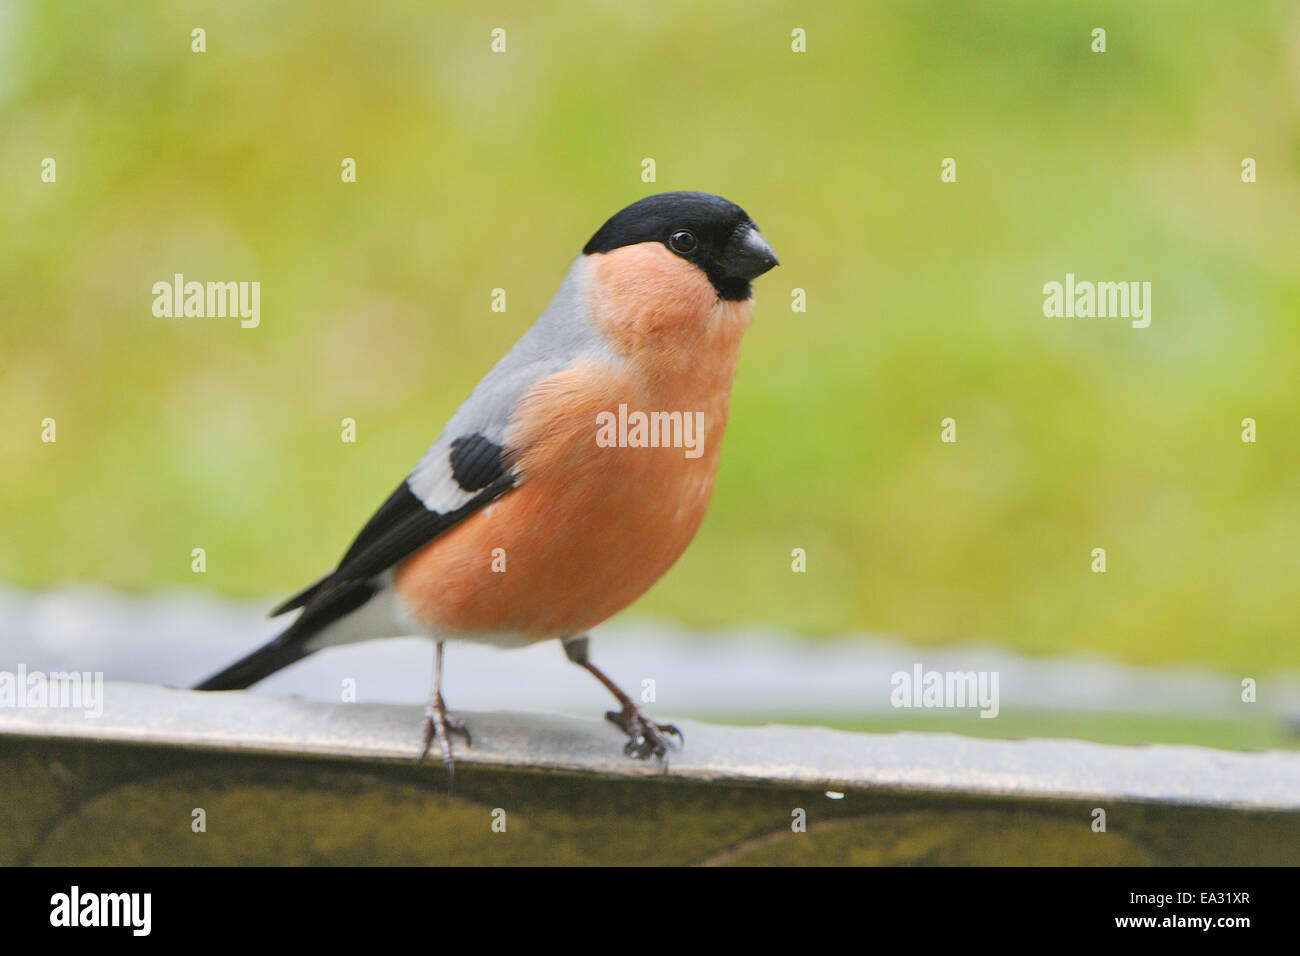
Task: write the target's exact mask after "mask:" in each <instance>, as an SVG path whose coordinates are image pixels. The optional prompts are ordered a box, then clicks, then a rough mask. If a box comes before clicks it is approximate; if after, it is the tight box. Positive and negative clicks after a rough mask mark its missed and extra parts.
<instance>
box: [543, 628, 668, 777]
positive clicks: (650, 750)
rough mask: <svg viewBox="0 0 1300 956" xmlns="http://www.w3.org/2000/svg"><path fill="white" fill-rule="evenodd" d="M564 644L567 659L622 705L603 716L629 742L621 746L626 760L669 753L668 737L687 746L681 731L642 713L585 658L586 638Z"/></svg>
mask: <svg viewBox="0 0 1300 956" xmlns="http://www.w3.org/2000/svg"><path fill="white" fill-rule="evenodd" d="M563 644H564V653H565V655H566V656H567V657H568V658H569V660H571V661H573V663H575V664H578V665H579V666H581V667H585V668H586V669H587V670H589V671H591V673H592V674H593V675H594V676H595V678H596V680H598V681H600V682H601V683H602V684H604V685H605V687H606V689H608V690H609V692H610V693H611V694H613V695H614V697H615V698H617V700H618V702H619V703H620V704H622V705H623V709H622V710H621V711H618V710H611V711H609V712H608V713H607V714H605V719H606V720H608V721H609V722H610V723H612V724H614V725H616V726H617V727H619V728H620V729H622V731H623V733H625V734H627V737H628V740H627V744H626V745H625V746H624V747H623V753H625V754H627V755H628V756H629V757H636V758H637V759H638V760H645V759H646V758H647V757H649V756H651V755H654V756H656V757H663V756H664V755H665V754H666V753H668V737H669V736H673V737H676V738H677V740H678V744H679V746H680V745H682V744H685V743H686V738H685V737H683V736H682V732H681V731H680V730H678V729H677V728H676V727H674V726H673V725H672V724H657V723H655V722H654V721H653V720H651V719H650V718H649V717H647V716H646V715H645V714H643V713H642V712H641V708H640V707H638V706H637V705H636V701H634V700H632V698H631V697H629V696H627V694H625V693H624V692H623V691H622V689H621V688H619V686H618V685H617V684H615V683H614V682H613V681H612V680H610V679H609V678H608V677H606V676H605V674H604V672H602V671H601V670H600V668H598V667H597V666H596V665H595V664H593V663H592V662H591V660H590V659H589V657H588V656H587V652H588V650H589V648H590V644H591V642H590V640H589V639H588V638H587V635H585V634H582V635H579V636H578V637H568V638H565V639H564V641H563Z"/></svg>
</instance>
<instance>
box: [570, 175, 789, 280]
mask: <svg viewBox="0 0 1300 956" xmlns="http://www.w3.org/2000/svg"><path fill="white" fill-rule="evenodd" d="M646 244H651V245H653V246H655V247H657V248H656V249H655V253H656V255H658V252H659V249H660V248H661V249H662V250H666V251H667V252H668V253H670V254H671V255H672V256H673V257H675V259H676V260H679V261H680V264H681V265H682V269H683V274H684V275H689V274H690V272H689V271H687V269H686V266H689V267H692V269H694V270H698V271H699V272H700V273H703V275H704V276H705V277H707V278H708V281H709V283H710V285H711V286H712V287H713V290H714V291H715V292H716V293H717V297H718V298H720V299H725V300H728V301H732V302H740V301H744V300H746V299H748V298H749V297H750V296H751V294H752V290H751V288H750V283H751V282H752V281H753V280H754V279H756V278H758V277H759V276H761V275H762V274H763V273H764V272H767V271H768V270H769V269H771V268H772V267H773V266H776V265H779V264H780V263H779V262H778V261H777V258H776V253H774V252H773V251H772V247H771V246H770V245H768V244H767V240H766V239H764V238H763V235H762V233H760V232H759V231H758V226H756V225H755V224H754V220H752V219H750V218H749V215H748V214H747V213H746V212H745V210H743V209H741V208H740V207H739V206H737V205H736V204H735V203H733V202H729V201H728V200H726V199H723V198H722V197H721V196H714V195H712V194H710V193H698V192H672V193H659V194H657V195H654V196H647V197H646V198H644V199H639V200H637V201H636V202H634V203H632V205H630V206H628V207H626V208H625V209H622V210H620V211H619V212H617V213H615V214H614V215H613V216H611V217H610V219H609V220H608V221H607V222H606V223H605V224H604V225H603V226H601V227H600V229H599V230H598V231H597V232H596V234H595V235H594V236H592V237H591V240H590V241H589V242H588V243H587V245H586V246H584V247H583V250H582V251H583V253H584V254H585V255H588V256H591V255H600V256H612V257H615V258H625V259H627V260H628V264H629V265H631V264H632V263H633V261H635V262H636V263H638V264H644V263H645V261H646V259H645V257H644V253H645V249H644V248H642V247H644V246H645V245H646ZM625 250H626V252H625ZM620 254H622V255H620Z"/></svg>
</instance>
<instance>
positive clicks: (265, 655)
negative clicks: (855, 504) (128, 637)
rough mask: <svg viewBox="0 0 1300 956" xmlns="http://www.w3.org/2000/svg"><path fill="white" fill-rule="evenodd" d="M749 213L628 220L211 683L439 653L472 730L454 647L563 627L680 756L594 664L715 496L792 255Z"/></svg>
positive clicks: (644, 735)
mask: <svg viewBox="0 0 1300 956" xmlns="http://www.w3.org/2000/svg"><path fill="white" fill-rule="evenodd" d="M777 264H778V263H777V258H776V255H775V253H773V251H772V247H771V246H769V245H768V243H767V241H766V240H765V239H764V238H763V236H762V235H761V234H760V233H759V231H758V227H757V226H756V225H755V224H754V222H753V220H752V219H750V218H749V216H748V215H747V214H746V213H745V211H744V210H743V209H741V208H740V207H739V206H737V205H735V204H734V203H731V202H728V201H727V200H725V199H723V198H721V197H720V196H714V195H710V194H708V193H699V192H671V193H661V194H659V195H655V196H649V197H646V198H645V199H641V200H639V201H637V202H634V203H632V205H630V206H628V207H627V208H625V209H623V210H622V211H621V212H619V213H617V214H616V215H614V216H613V217H612V218H610V219H609V221H608V222H606V223H605V224H604V225H603V226H601V227H600V229H599V230H598V231H597V232H596V234H595V235H594V236H592V237H591V240H590V241H589V242H588V243H587V245H586V246H585V247H584V248H583V250H582V254H581V255H580V256H579V257H578V258H577V260H576V261H575V262H574V263H573V265H572V267H571V268H570V269H569V272H568V274H567V275H566V276H565V277H564V281H563V282H562V283H561V285H560V289H559V291H558V292H557V293H556V295H555V298H554V299H553V300H552V301H551V304H550V305H549V306H548V307H547V309H546V311H545V312H543V313H542V316H541V318H539V319H538V320H537V322H536V323H535V324H534V325H533V326H532V327H531V328H530V329H528V331H527V332H525V333H524V335H523V337H522V338H521V339H520V340H519V341H518V342H517V343H516V344H515V346H514V347H513V348H512V349H511V350H510V351H509V352H508V353H506V355H505V357H504V358H502V359H501V360H500V361H499V362H498V363H497V364H496V366H495V367H493V368H492V370H491V371H490V372H488V373H487V375H486V376H485V377H484V378H483V380H482V381H481V382H479V384H478V386H477V387H476V388H475V389H474V390H473V391H472V392H471V393H470V396H469V398H468V399H466V401H465V403H464V404H463V405H461V407H460V408H459V409H458V410H457V411H456V413H455V414H454V415H452V417H451V420H450V421H449V422H448V423H447V426H446V428H445V429H443V432H442V434H441V435H439V436H438V440H437V441H435V442H434V443H433V445H432V447H430V448H429V450H428V452H426V453H425V455H424V457H423V458H421V459H420V461H419V463H418V464H417V465H416V466H415V468H414V469H413V470H412V471H411V472H410V474H408V475H407V476H406V478H405V479H404V480H403V481H402V483H401V484H399V485H398V486H397V489H396V490H395V491H394V492H393V493H392V494H391V495H390V496H389V498H388V500H387V501H385V502H384V503H383V504H382V505H381V506H380V507H379V510H378V511H376V512H375V514H374V516H373V517H372V518H371V519H370V520H369V521H368V522H367V523H366V525H365V527H363V528H362V529H361V533H360V534H358V535H357V537H356V539H355V540H354V541H353V542H352V545H351V546H350V547H349V548H348V549H347V553H345V554H344V555H343V559H342V560H341V561H339V563H338V566H337V567H336V568H335V569H334V570H333V571H331V572H330V573H329V574H326V575H325V576H324V577H322V578H321V579H320V580H319V581H317V582H316V583H314V584H312V585H311V586H310V587H308V588H307V589H305V590H304V591H302V592H301V593H299V594H296V595H294V596H293V597H291V598H289V600H287V601H285V602H284V603H283V604H281V605H280V606H279V607H277V608H276V609H275V610H274V611H272V612H271V613H272V616H275V615H279V614H285V613H287V612H289V611H294V610H298V609H301V613H300V614H299V615H298V617H297V618H296V619H295V620H294V621H293V623H292V624H290V625H289V626H288V627H287V628H286V629H285V630H284V631H283V632H282V633H281V634H280V635H279V636H278V637H276V638H274V639H273V640H272V641H270V642H269V643H268V644H266V645H264V646H263V647H261V648H259V649H258V650H256V651H254V652H252V653H251V654H249V655H248V656H246V657H244V658H242V659H241V660H239V661H236V662H235V663H234V664H231V665H230V666H229V667H227V668H226V669H225V670H223V671H221V672H220V673H218V674H215V675H213V676H212V677H209V678H208V679H207V680H205V681H204V682H203V683H201V684H199V685H198V686H197V688H196V689H198V690H236V689H241V688H245V687H248V686H249V685H251V684H254V683H256V682H257V681H260V680H262V679H263V678H265V677H267V676H268V675H269V674H272V673H274V672H275V671H277V670H279V669H281V668H283V667H286V666H288V665H289V664H292V663H294V662H295V661H298V660H301V659H302V658H304V657H306V656H307V655H309V654H313V653H315V652H316V651H319V650H321V649H322V648H326V647H331V646H333V645H338V644H348V643H352V642H356V641H366V640H371V639H374V638H384V637H400V636H408V635H421V636H424V637H427V638H429V639H430V640H432V641H433V642H434V643H435V645H436V650H435V654H434V679H433V689H432V693H431V695H430V698H429V704H428V707H427V709H426V712H425V721H424V746H423V749H422V750H421V752H420V756H419V758H417V759H423V758H424V756H425V755H426V754H427V753H428V751H429V748H430V745H431V743H432V741H433V740H434V739H435V738H437V740H438V744H439V747H440V749H441V751H442V756H443V759H444V760H445V761H446V762H447V763H448V765H449V766H450V763H451V741H450V734H452V733H457V734H460V735H463V736H464V738H465V741H466V744H467V745H468V743H469V739H470V735H469V731H468V729H467V728H466V727H465V725H464V723H463V721H461V720H458V719H457V718H455V717H453V716H452V715H451V714H449V713H448V712H447V707H446V704H445V703H444V702H443V698H442V686H441V685H442V654H443V644H444V642H445V641H449V640H460V641H478V642H486V643H491V644H496V645H501V646H507V647H518V646H523V645H526V644H531V643H533V642H535V641H541V640H547V639H551V638H557V639H559V640H560V641H562V642H563V647H564V650H565V652H566V654H567V655H568V657H569V659H570V660H572V661H573V662H574V663H576V664H579V665H581V666H582V667H584V668H586V669H587V670H588V671H590V672H591V673H592V674H593V675H595V677H596V679H597V680H599V681H600V682H601V683H602V684H604V685H605V687H606V688H608V689H609V691H610V693H612V694H613V695H614V697H615V698H617V700H618V702H619V704H620V709H619V710H617V711H611V712H610V713H608V714H607V715H606V716H607V717H608V719H609V720H611V721H612V722H613V723H614V724H616V725H617V726H618V727H620V728H621V729H622V730H623V731H624V733H626V734H627V736H628V742H627V744H626V746H625V748H624V751H625V753H626V754H628V755H629V756H634V757H638V758H641V759H645V758H648V757H650V756H652V755H653V756H656V757H661V758H662V757H663V756H664V755H665V754H666V753H667V749H668V741H669V737H676V738H677V740H678V741H679V742H681V734H680V732H679V731H678V730H677V728H675V727H673V726H672V725H669V724H659V723H655V722H654V721H652V720H650V719H649V718H648V717H647V716H646V715H645V714H644V713H642V711H641V709H640V708H639V707H638V706H637V704H636V702H635V701H633V700H632V698H631V697H629V696H628V695H627V694H626V693H624V692H623V691H622V690H620V689H619V688H618V686H617V685H615V684H614V682H613V681H611V680H610V679H609V678H608V677H607V676H606V675H605V674H604V673H603V672H602V671H601V670H600V669H598V668H597V667H596V665H595V664H593V663H592V662H591V660H590V659H589V657H588V643H589V642H588V638H587V632H588V631H589V630H590V629H591V628H592V627H594V626H595V625H597V624H599V623H601V622H602V621H604V620H606V619H607V618H609V617H611V616H612V615H614V614H616V613H618V612H619V611H621V610H622V609H623V608H625V607H627V606H628V605H629V604H631V603H632V602H633V601H635V600H636V599H637V598H638V597H640V596H641V595H642V594H644V593H645V592H646V591H647V590H648V589H649V588H650V587H651V585H653V584H654V583H655V582H656V581H657V580H658V579H659V578H660V577H662V576H663V574H664V573H665V572H666V571H667V570H668V569H669V568H670V567H672V565H673V563H674V562H675V561H676V560H677V559H678V557H680V556H681V554H682V552H683V551H685V550H686V547H687V545H688V544H689V543H690V541H691V539H692V538H693V537H694V536H695V532H696V531H697V529H698V528H699V527H700V523H701V521H703V519H704V513H705V510H706V509H707V507H708V504H709V499H710V497H711V495H712V492H713V484H714V477H715V475H716V472H717V467H718V455H719V451H720V450H721V443H722V434H723V430H724V428H725V427H726V423H727V413H728V407H729V404H730V399H731V384H732V379H733V378H734V376H735V372H736V360H737V354H738V351H739V347H740V340H741V336H742V335H743V333H744V331H745V329H746V327H747V326H748V325H749V321H750V316H751V313H752V310H753V297H752V291H751V287H750V283H751V282H752V281H753V280H754V279H755V278H757V277H758V276H760V275H762V274H763V273H765V272H767V271H768V270H769V269H771V268H772V267H773V266H775V265H777Z"/></svg>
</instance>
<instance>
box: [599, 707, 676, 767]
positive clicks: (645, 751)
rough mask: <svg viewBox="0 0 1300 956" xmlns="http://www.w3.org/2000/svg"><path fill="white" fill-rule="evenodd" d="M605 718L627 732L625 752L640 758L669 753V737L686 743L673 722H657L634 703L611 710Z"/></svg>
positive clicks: (644, 758) (661, 755)
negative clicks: (619, 709) (620, 708)
mask: <svg viewBox="0 0 1300 956" xmlns="http://www.w3.org/2000/svg"><path fill="white" fill-rule="evenodd" d="M605 719H606V720H608V721H609V722H610V723H612V724H614V725H615V726H616V727H618V728H619V729H620V730H622V731H623V733H625V734H627V743H626V744H625V745H624V746H623V753H625V754H627V755H628V756H629V757H636V758H637V759H638V760H646V759H648V758H649V757H651V756H655V757H663V756H664V755H665V754H667V753H668V745H669V741H668V738H669V737H670V736H671V737H676V738H677V745H678V746H679V747H680V746H682V745H684V744H685V743H686V738H685V737H683V736H682V732H681V731H680V730H678V729H677V728H676V727H675V726H673V725H672V724H657V723H655V722H654V721H653V720H651V719H650V718H649V717H647V716H646V715H645V714H643V713H641V709H640V708H639V707H636V706H634V705H628V706H627V707H624V708H623V709H622V710H621V711H618V710H611V711H609V713H607V714H605Z"/></svg>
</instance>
